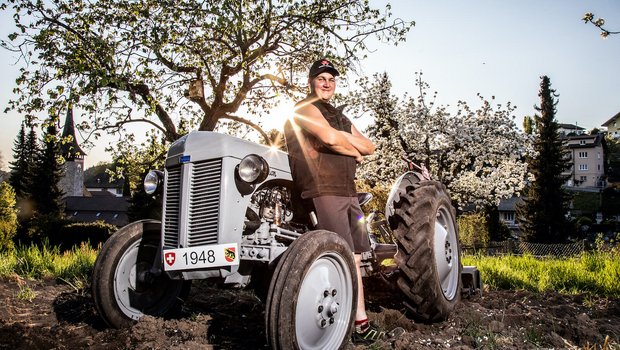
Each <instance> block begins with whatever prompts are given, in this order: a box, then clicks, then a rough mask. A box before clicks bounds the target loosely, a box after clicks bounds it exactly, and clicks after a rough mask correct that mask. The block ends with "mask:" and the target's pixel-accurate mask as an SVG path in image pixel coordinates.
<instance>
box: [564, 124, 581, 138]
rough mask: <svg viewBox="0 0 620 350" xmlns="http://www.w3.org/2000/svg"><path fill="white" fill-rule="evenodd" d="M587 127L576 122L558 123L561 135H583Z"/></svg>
mask: <svg viewBox="0 0 620 350" xmlns="http://www.w3.org/2000/svg"><path fill="white" fill-rule="evenodd" d="M585 132H586V129H584V128H582V127H580V126H578V125H574V124H562V123H559V124H558V133H559V134H560V136H569V135H583V134H584V133H585Z"/></svg>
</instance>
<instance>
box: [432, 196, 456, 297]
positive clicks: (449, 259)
mask: <svg viewBox="0 0 620 350" xmlns="http://www.w3.org/2000/svg"><path fill="white" fill-rule="evenodd" d="M457 244H458V242H457V237H456V227H455V226H454V220H452V213H451V211H450V210H449V209H448V208H447V207H446V206H443V205H442V206H440V207H439V209H438V210H437V218H436V220H435V238H434V249H435V254H434V256H435V265H436V268H437V275H438V278H439V281H440V283H441V289H442V291H443V295H444V297H445V298H446V299H448V300H452V299H454V298H455V297H456V295H457V292H458V290H457V289H458V281H459V264H460V263H459V252H458V245H457Z"/></svg>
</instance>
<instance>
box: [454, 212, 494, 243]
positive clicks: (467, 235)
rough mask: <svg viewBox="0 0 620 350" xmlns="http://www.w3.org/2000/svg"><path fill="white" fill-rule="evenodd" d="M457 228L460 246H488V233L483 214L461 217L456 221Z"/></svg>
mask: <svg viewBox="0 0 620 350" xmlns="http://www.w3.org/2000/svg"><path fill="white" fill-rule="evenodd" d="M456 222H457V224H458V226H459V235H460V239H461V244H462V245H463V246H466V247H481V246H482V247H486V246H488V245H489V231H488V224H487V219H486V217H485V215H484V214H481V213H474V214H465V215H461V216H459V217H458V218H457V220H456Z"/></svg>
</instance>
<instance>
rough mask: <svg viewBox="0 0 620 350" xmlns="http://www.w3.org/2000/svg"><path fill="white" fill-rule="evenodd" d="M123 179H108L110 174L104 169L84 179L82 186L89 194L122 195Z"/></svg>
mask: <svg viewBox="0 0 620 350" xmlns="http://www.w3.org/2000/svg"><path fill="white" fill-rule="evenodd" d="M123 184H124V181H123V179H116V180H110V174H108V173H107V172H106V170H105V169H103V170H102V171H99V172H97V173H95V174H93V175H92V176H88V177H87V178H86V180H84V187H85V188H86V191H87V192H88V194H89V195H90V196H105V195H112V196H115V197H122V196H123Z"/></svg>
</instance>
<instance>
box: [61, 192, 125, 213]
mask: <svg viewBox="0 0 620 350" xmlns="http://www.w3.org/2000/svg"><path fill="white" fill-rule="evenodd" d="M65 208H66V211H67V212H69V211H76V210H77V211H106V212H126V211H127V209H128V208H129V202H128V201H127V198H125V197H115V196H95V197H76V196H70V197H66V198H65Z"/></svg>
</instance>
